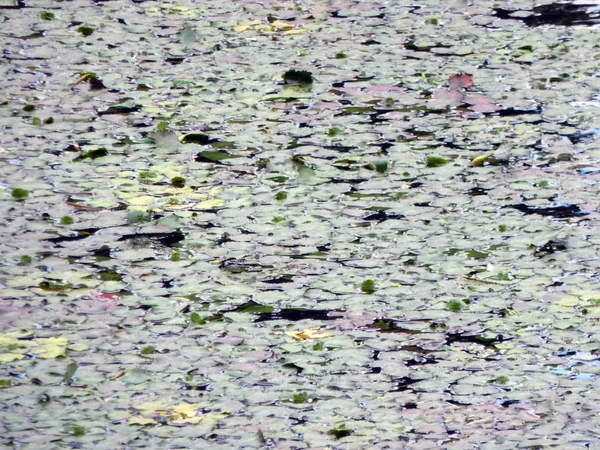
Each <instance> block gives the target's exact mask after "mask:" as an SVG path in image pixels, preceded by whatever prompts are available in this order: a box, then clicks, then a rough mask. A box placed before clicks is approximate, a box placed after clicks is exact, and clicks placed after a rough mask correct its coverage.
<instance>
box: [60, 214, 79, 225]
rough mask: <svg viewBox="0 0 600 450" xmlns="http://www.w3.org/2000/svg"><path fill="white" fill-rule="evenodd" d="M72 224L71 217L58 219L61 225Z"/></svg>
mask: <svg viewBox="0 0 600 450" xmlns="http://www.w3.org/2000/svg"><path fill="white" fill-rule="evenodd" d="M74 222H75V220H74V219H73V218H72V217H71V216H62V217H61V218H60V224H61V225H72V224H73V223H74Z"/></svg>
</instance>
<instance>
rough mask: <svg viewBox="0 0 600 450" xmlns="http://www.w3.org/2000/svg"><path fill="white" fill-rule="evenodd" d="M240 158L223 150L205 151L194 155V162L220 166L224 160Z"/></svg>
mask: <svg viewBox="0 0 600 450" xmlns="http://www.w3.org/2000/svg"><path fill="white" fill-rule="evenodd" d="M235 158H241V156H238V155H233V154H231V153H229V152H227V151H225V150H205V151H203V152H199V153H198V154H197V155H196V158H195V159H194V161H196V162H202V163H216V164H222V161H224V160H226V159H235Z"/></svg>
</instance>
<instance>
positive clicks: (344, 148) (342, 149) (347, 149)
mask: <svg viewBox="0 0 600 450" xmlns="http://www.w3.org/2000/svg"><path fill="white" fill-rule="evenodd" d="M323 148H326V149H327V150H335V151H336V152H341V153H347V152H351V151H354V150H357V149H358V147H354V146H349V145H324V146H323Z"/></svg>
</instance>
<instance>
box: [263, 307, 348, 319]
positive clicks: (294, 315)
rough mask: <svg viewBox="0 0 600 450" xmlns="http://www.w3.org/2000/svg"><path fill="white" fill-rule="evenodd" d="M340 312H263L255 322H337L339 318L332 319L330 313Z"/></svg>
mask: <svg viewBox="0 0 600 450" xmlns="http://www.w3.org/2000/svg"><path fill="white" fill-rule="evenodd" d="M332 312H339V311H337V310H330V309H305V308H284V309H280V310H279V311H273V312H263V313H259V314H258V318H257V319H255V320H254V322H267V321H270V320H289V321H290V322H297V321H299V320H307V319H309V320H335V319H338V318H339V317H332V316H330V313H332Z"/></svg>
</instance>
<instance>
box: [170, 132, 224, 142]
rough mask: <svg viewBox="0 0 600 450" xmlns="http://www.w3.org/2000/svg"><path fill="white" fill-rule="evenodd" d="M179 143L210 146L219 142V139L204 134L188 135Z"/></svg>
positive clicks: (182, 137) (181, 138)
mask: <svg viewBox="0 0 600 450" xmlns="http://www.w3.org/2000/svg"><path fill="white" fill-rule="evenodd" d="M179 142H181V143H182V144H198V145H209V144H212V143H213V142H217V139H213V138H211V137H209V136H208V135H207V134H204V133H188V134H184V135H183V136H181V137H180V138H179Z"/></svg>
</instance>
